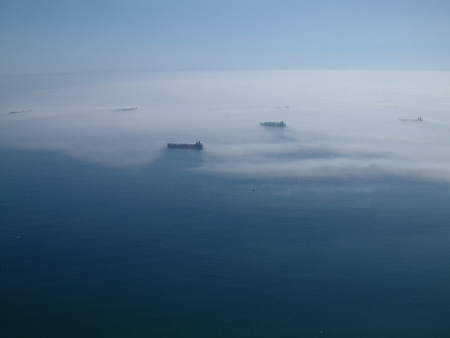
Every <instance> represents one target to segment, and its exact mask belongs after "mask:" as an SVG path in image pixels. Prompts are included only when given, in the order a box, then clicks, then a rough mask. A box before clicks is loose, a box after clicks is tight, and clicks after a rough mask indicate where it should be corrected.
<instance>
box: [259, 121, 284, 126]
mask: <svg viewBox="0 0 450 338" xmlns="http://www.w3.org/2000/svg"><path fill="white" fill-rule="evenodd" d="M260 125H262V126H264V127H286V123H284V122H283V121H281V122H261V123H260Z"/></svg>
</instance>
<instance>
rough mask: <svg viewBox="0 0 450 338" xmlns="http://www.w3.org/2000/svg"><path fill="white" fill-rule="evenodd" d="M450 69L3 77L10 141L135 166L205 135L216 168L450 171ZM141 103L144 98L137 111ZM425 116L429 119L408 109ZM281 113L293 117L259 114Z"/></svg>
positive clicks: (315, 173)
mask: <svg viewBox="0 0 450 338" xmlns="http://www.w3.org/2000/svg"><path fill="white" fill-rule="evenodd" d="M449 75H450V73H449V72H394V71H391V72H377V71H236V72H179V73H164V72H163V73H141V74H101V75H98V74H96V75H94V74H92V75H71V76H48V77H46V76H37V77H29V78H26V77H7V78H4V79H2V80H1V81H2V82H1V86H2V88H3V90H2V94H1V100H0V101H1V103H0V112H1V114H0V142H1V144H3V145H6V146H13V147H18V148H32V149H46V150H49V149H51V150H58V151H62V152H64V153H66V154H68V155H70V156H75V157H77V158H80V159H85V160H90V161H95V162H100V163H103V164H105V165H112V166H120V167H127V166H134V165H143V164H146V163H149V162H150V161H152V160H155V159H156V158H158V157H159V156H164V154H165V151H167V150H166V149H165V145H166V143H167V142H194V141H195V140H197V139H200V140H201V141H202V142H203V143H204V150H203V151H202V162H201V165H200V167H199V168H198V169H199V170H203V171H207V172H215V173H219V174H225V175H249V176H255V175H259V176H262V177H321V176H323V177H328V176H329V177H332V176H351V175H378V174H399V175H408V176H415V177H420V178H425V179H438V180H445V181H450V147H449V145H450V76H449ZM133 107H137V108H138V109H136V110H128V108H133ZM28 110H30V111H28ZM11 111H24V112H23V113H16V114H10V112H11ZM418 116H421V117H422V118H423V122H416V121H412V120H410V121H408V120H407V119H415V118H417V117H418ZM400 119H406V121H402V120H400ZM281 120H283V121H284V122H285V123H286V124H287V126H286V127H285V128H267V127H262V126H260V125H259V122H263V121H281Z"/></svg>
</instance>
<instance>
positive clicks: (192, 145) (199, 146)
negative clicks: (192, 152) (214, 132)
mask: <svg viewBox="0 0 450 338" xmlns="http://www.w3.org/2000/svg"><path fill="white" fill-rule="evenodd" d="M167 148H178V149H203V143H201V142H200V141H197V142H195V143H167Z"/></svg>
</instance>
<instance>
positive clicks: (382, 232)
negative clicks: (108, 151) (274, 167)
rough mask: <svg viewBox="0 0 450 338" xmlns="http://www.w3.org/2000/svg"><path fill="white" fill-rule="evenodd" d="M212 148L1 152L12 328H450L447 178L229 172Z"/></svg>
mask: <svg viewBox="0 0 450 338" xmlns="http://www.w3.org/2000/svg"><path fill="white" fill-rule="evenodd" d="M202 156H203V155H202V153H201V152H198V151H180V150H174V151H169V150H163V151H162V154H161V157H160V158H159V159H158V160H156V161H155V162H153V163H151V164H149V165H147V166H143V167H138V168H127V169H115V168H108V167H104V166H101V165H97V164H92V163H89V162H83V161H78V160H76V159H72V158H68V157H65V156H64V155H62V154H59V153H52V152H33V151H17V150H11V149H2V150H1V153H0V175H1V180H0V191H1V195H0V199H1V200H0V217H1V218H0V220H1V232H0V250H1V256H0V266H1V274H0V287H1V289H0V293H1V294H0V302H1V315H0V335H1V336H5V337H124V336H129V337H449V336H450V321H449V320H448V319H449V318H450V287H449V286H450V245H449V244H450V227H449V225H450V224H449V220H450V186H449V185H448V184H447V183H442V182H427V181H420V180H417V179H411V178H402V177H398V176H395V177H394V176H382V177H381V176H376V177H369V178H367V177H349V178H340V179H337V178H317V179H273V178H253V179H251V178H236V177H219V176H215V175H213V174H209V173H205V172H199V171H196V170H193V169H195V168H196V167H197V166H198V165H199V164H200V163H201V161H202ZM252 188H254V189H255V190H256V191H252Z"/></svg>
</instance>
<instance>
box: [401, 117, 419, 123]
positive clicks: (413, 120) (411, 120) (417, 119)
mask: <svg viewBox="0 0 450 338" xmlns="http://www.w3.org/2000/svg"><path fill="white" fill-rule="evenodd" d="M399 120H400V121H405V122H423V120H422V118H421V117H420V116H419V117H418V118H416V119H399Z"/></svg>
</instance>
